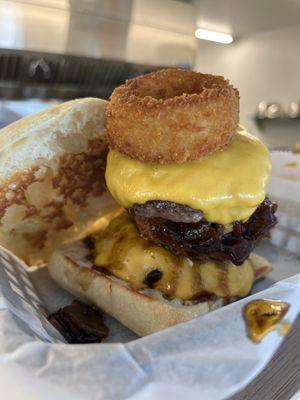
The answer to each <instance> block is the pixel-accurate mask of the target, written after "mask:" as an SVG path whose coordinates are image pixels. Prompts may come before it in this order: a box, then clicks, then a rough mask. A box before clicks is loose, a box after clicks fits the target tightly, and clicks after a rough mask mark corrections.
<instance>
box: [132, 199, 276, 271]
mask: <svg viewBox="0 0 300 400" xmlns="http://www.w3.org/2000/svg"><path fill="white" fill-rule="evenodd" d="M158 203H159V204H158ZM160 203H162V202H157V201H155V202H153V204H152V208H151V202H147V204H146V203H145V205H137V204H135V205H134V206H133V207H132V208H131V209H130V210H129V213H130V215H131V216H132V218H133V220H134V221H135V224H136V226H137V227H138V229H139V231H140V233H141V234H142V236H143V237H145V238H146V239H148V240H150V241H151V242H152V243H154V244H156V245H158V246H162V247H164V248H165V249H167V250H169V251H171V252H172V253H173V254H175V255H176V256H185V257H189V258H191V259H192V260H194V261H198V262H205V261H207V260H209V259H210V260H215V261H218V262H223V261H226V260H230V261H231V262H232V263H233V264H235V265H242V264H243V262H244V261H245V260H246V259H247V258H248V257H249V255H250V253H251V252H252V251H253V250H254V248H255V247H256V246H257V245H258V244H259V243H260V242H261V241H262V240H263V239H265V238H268V237H269V236H270V229H271V228H273V227H274V226H275V225H276V223H277V218H276V216H275V212H276V210H277V204H275V203H272V202H271V201H270V200H269V199H268V198H266V199H265V200H264V201H263V202H262V203H261V204H260V205H259V206H258V207H257V209H256V210H255V212H254V213H253V214H252V215H251V217H250V218H249V219H248V220H247V221H246V222H243V221H237V222H234V223H233V225H232V230H231V231H230V232H227V233H226V230H225V227H224V226H223V225H220V224H215V223H210V222H208V221H207V220H206V219H205V218H204V217H203V216H202V218H201V219H200V220H198V222H193V223H186V222H178V219H179V217H180V213H185V212H186V210H185V209H184V208H182V207H181V208H176V207H174V206H170V209H169V211H167V205H166V203H167V202H163V204H160ZM174 214H176V220H174ZM157 215H159V216H157ZM162 215H163V216H164V217H170V215H171V216H172V220H171V219H168V218H162ZM187 217H188V218H189V220H191V209H190V208H188V210H187V214H185V215H183V216H182V219H181V221H186V219H187ZM196 217H197V219H199V212H197V214H196Z"/></svg>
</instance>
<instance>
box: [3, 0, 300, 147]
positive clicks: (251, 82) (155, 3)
mask: <svg viewBox="0 0 300 400" xmlns="http://www.w3.org/2000/svg"><path fill="white" fill-rule="evenodd" d="M299 38H300V0H23V1H14V0H9V1H8V0H0V126H5V125H6V124H8V123H10V122H12V121H13V120H16V119H17V118H20V117H21V116H24V115H27V114H31V113H34V112H36V111H39V110H41V109H43V108H45V107H49V105H52V104H56V103H58V102H61V101H64V100H67V99H71V98H77V97H85V96H98V97H102V98H106V99H107V98H109V96H110V94H111V92H112V90H113V89H114V87H115V86H116V85H119V84H120V83H122V82H124V80H125V79H128V78H131V77H134V76H137V75H140V74H143V73H145V72H148V71H151V70H155V69H159V68H162V67H165V66H171V67H175V66H179V67H183V68H190V69H195V70H198V71H201V72H209V73H213V74H219V75H224V76H225V77H226V78H228V79H230V80H231V81H232V83H233V84H234V85H235V86H236V87H237V88H238V89H239V91H240V95H241V124H242V125H244V126H246V128H247V129H248V130H249V131H250V132H252V133H254V134H256V135H258V136H261V137H262V138H263V140H265V142H266V143H267V144H268V145H269V147H271V148H273V149H289V150H291V149H295V145H296V143H297V142H300V68H299V66H300V49H299V46H300V45H299ZM299 146H300V145H299ZM299 150H300V149H299Z"/></svg>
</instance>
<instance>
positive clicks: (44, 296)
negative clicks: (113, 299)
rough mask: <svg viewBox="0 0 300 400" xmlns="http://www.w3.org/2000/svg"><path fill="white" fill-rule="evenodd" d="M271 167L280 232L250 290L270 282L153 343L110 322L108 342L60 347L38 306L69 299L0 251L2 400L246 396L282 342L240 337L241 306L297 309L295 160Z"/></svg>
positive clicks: (299, 249) (299, 212) (299, 226)
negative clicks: (279, 304)
mask: <svg viewBox="0 0 300 400" xmlns="http://www.w3.org/2000/svg"><path fill="white" fill-rule="evenodd" d="M296 157H298V156H296ZM272 159H273V164H275V167H274V174H273V176H272V178H271V182H270V186H269V194H270V197H271V198H272V199H274V200H276V201H278V203H279V206H280V212H279V224H278V226H277V227H276V228H275V230H274V232H273V236H272V240H271V241H270V242H269V243H265V244H264V245H262V246H261V247H260V248H259V251H258V253H260V254H262V255H264V256H265V257H267V258H268V259H269V260H270V261H271V262H272V263H273V271H272V273H271V274H270V276H269V277H268V278H267V279H264V280H262V281H260V282H259V283H257V284H256V285H255V291H260V290H262V289H264V288H266V287H268V286H270V285H273V284H274V283H275V284H274V285H273V286H271V287H270V288H268V289H265V290H264V291H261V292H259V293H256V294H255V295H253V296H251V297H247V298H245V299H243V300H240V301H238V302H236V303H233V304H231V305H228V306H226V307H223V308H222V309H219V310H217V311H214V312H212V313H210V314H207V315H205V316H203V317H200V318H196V319H194V320H192V321H190V322H188V323H184V324H180V325H177V326H176V327H173V328H169V329H167V330H164V331H161V332H159V333H156V334H154V335H150V336H147V337H145V338H142V339H138V338H137V337H136V335H134V334H133V333H132V332H130V331H129V330H128V329H126V328H124V327H123V326H121V325H120V324H119V323H118V322H116V321H114V320H112V319H111V318H109V317H107V323H108V325H109V327H110V331H111V335H110V337H109V339H108V342H110V343H103V344H95V345H69V344H65V343H63V339H62V337H61V336H60V335H59V333H58V332H56V331H55V330H54V329H53V327H52V326H51V325H50V324H49V323H48V322H47V320H46V319H45V318H44V317H43V314H42V312H41V305H42V306H44V307H46V308H49V309H50V310H51V311H53V310H54V309H56V308H58V307H59V306H62V305H64V304H67V303H69V302H70V300H71V299H72V296H70V295H68V294H66V293H65V292H64V291H63V290H62V289H60V288H59V287H58V286H57V285H56V284H55V283H54V282H53V281H52V280H50V278H49V277H48V274H47V270H46V269H39V270H37V271H35V272H33V273H32V272H31V273H30V274H28V272H27V270H25V268H24V265H22V263H20V262H19V260H18V259H16V258H15V257H14V256H13V255H11V254H10V253H7V252H5V251H0V264H1V266H0V293H1V295H0V385H1V386H0V387H1V393H5V394H6V398H13V396H15V397H16V398H19V397H17V395H18V393H19V394H20V393H21V397H20V398H22V399H24V400H27V399H33V398H43V399H48V398H49V399H56V400H58V399H64V400H65V399H69V398H70V399H71V398H72V399H127V398H131V399H154V398H155V399H166V398H169V397H170V398H171V397H172V400H174V399H182V398H184V397H186V398H187V399H199V398H200V397H201V398H203V399H207V400H209V399H213V400H218V399H223V398H226V397H228V396H229V395H231V394H233V393H235V392H237V391H238V390H240V389H242V388H243V387H244V386H245V385H246V384H247V383H248V382H250V381H251V380H252V379H253V378H254V377H255V376H256V375H257V374H258V373H259V372H260V371H261V370H262V369H263V368H264V367H265V366H266V364H267V363H268V361H269V360H270V359H271V357H272V356H273V355H274V353H275V351H276V350H277V348H278V346H279V345H280V344H281V342H282V340H283V337H281V336H280V335H279V333H278V331H273V332H271V333H269V334H268V335H267V336H266V337H265V339H264V340H263V341H262V342H261V343H260V344H254V343H252V342H251V341H250V340H249V339H248V337H247V335H246V328H245V323H244V320H243V318H242V309H243V306H244V305H245V304H246V303H247V302H249V301H250V300H252V299H253V298H270V299H278V300H281V301H286V302H288V303H290V305H291V306H290V309H289V311H288V314H287V315H286V317H285V319H284V320H285V321H288V322H289V323H292V322H293V321H294V320H295V318H296V316H297V314H298V313H299V311H300V245H299V244H300V208H299V201H300V198H299V199H298V196H300V194H299V193H300V191H298V187H299V186H298V185H300V173H299V175H298V173H296V172H295V171H293V172H292V175H293V178H292V179H290V178H289V177H287V176H286V175H285V174H286V172H285V169H286V167H285V166H284V164H286V163H288V162H295V156H294V155H291V154H289V153H280V152H276V153H273V154H272ZM290 160H292V161H290ZM296 160H298V158H296ZM299 160H300V157H299ZM298 178H299V179H298ZM284 278H285V279H284ZM281 279H284V280H281ZM36 288H38V291H36ZM16 382H18V384H17V385H16ZM18 388H21V392H20V391H19V389H18ZM7 394H9V396H8V395H7ZM200 394H201V396H200V397H199V395H200Z"/></svg>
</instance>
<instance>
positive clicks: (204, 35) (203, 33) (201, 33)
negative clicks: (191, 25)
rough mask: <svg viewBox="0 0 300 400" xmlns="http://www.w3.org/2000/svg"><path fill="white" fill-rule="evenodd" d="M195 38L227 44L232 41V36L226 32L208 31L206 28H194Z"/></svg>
mask: <svg viewBox="0 0 300 400" xmlns="http://www.w3.org/2000/svg"><path fill="white" fill-rule="evenodd" d="M195 36H196V38H197V39H204V40H210V41H212V42H218V43H224V44H229V43H232V42H233V37H232V36H231V35H229V34H228V33H222V32H215V31H209V30H208V29H202V28H198V29H196V30H195Z"/></svg>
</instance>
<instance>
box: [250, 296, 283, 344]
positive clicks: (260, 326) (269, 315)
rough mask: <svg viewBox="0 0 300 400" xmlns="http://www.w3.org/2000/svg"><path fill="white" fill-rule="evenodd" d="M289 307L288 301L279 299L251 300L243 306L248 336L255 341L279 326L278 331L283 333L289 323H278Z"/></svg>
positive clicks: (259, 340)
mask: <svg viewBox="0 0 300 400" xmlns="http://www.w3.org/2000/svg"><path fill="white" fill-rule="evenodd" d="M289 308H290V305H289V304H288V303H284V302H282V301H279V300H265V299H258V300H253V301H251V302H250V303H248V304H246V306H245V307H244V319H245V322H246V326H247V332H248V337H249V338H250V339H251V340H252V341H253V342H255V343H259V342H261V340H262V339H263V338H264V337H265V336H266V335H267V334H268V333H269V332H270V331H272V330H273V329H277V328H279V333H280V334H281V335H285V334H286V333H288V331H289V329H290V325H289V324H285V323H280V321H281V320H282V318H283V317H284V316H285V315H286V313H287V312H288V310H289Z"/></svg>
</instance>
